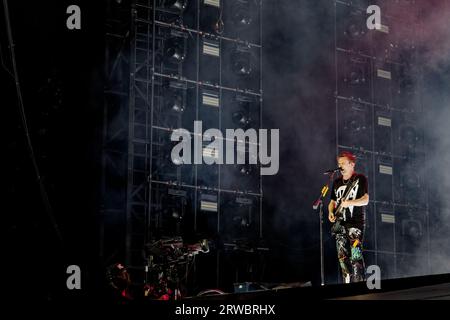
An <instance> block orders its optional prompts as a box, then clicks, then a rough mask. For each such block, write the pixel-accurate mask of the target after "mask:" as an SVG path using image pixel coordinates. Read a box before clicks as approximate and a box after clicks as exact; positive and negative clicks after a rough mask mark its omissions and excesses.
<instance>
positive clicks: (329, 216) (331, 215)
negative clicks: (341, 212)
mask: <svg viewBox="0 0 450 320" xmlns="http://www.w3.org/2000/svg"><path fill="white" fill-rule="evenodd" d="M328 220H330V222H335V221H336V217H335V215H334V214H333V212H330V213H328Z"/></svg>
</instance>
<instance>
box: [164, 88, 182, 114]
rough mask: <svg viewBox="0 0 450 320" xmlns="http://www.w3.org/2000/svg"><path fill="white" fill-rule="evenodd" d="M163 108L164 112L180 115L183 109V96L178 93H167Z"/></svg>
mask: <svg viewBox="0 0 450 320" xmlns="http://www.w3.org/2000/svg"><path fill="white" fill-rule="evenodd" d="M164 106H165V108H166V110H170V111H173V112H175V113H182V112H183V111H184V109H185V106H184V103H183V96H182V95H181V94H180V93H176V92H173V91H169V92H168V93H166V94H165V96H164Z"/></svg>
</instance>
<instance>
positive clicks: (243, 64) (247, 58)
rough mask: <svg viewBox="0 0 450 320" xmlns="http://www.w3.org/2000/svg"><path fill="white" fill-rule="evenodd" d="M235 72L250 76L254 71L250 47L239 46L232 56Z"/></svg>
mask: <svg viewBox="0 0 450 320" xmlns="http://www.w3.org/2000/svg"><path fill="white" fill-rule="evenodd" d="M231 60H232V61H231V63H232V68H233V71H234V73H236V74H237V75H240V76H249V75H250V74H251V73H252V71H253V70H252V56H251V53H250V51H248V49H240V48H238V49H237V50H236V51H235V52H234V54H233V55H232V58H231Z"/></svg>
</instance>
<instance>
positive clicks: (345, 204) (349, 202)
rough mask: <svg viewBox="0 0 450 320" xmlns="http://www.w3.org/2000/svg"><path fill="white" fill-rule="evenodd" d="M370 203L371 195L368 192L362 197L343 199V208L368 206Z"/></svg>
mask: <svg viewBox="0 0 450 320" xmlns="http://www.w3.org/2000/svg"><path fill="white" fill-rule="evenodd" d="M368 204H369V195H368V194H367V193H366V194H364V195H363V196H362V197H361V198H358V199H354V200H347V201H343V202H342V207H343V208H348V207H351V206H354V207H362V206H367V205H368Z"/></svg>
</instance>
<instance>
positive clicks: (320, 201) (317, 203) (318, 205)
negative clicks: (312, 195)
mask: <svg viewBox="0 0 450 320" xmlns="http://www.w3.org/2000/svg"><path fill="white" fill-rule="evenodd" d="M334 174H335V171H334V172H332V173H330V178H329V179H328V181H327V183H326V184H325V185H324V186H323V187H322V191H321V192H320V196H319V198H318V199H317V200H316V201H315V202H314V204H313V210H317V209H319V221H320V222H319V225H320V284H321V285H322V286H324V285H325V274H324V255H323V199H324V198H325V196H326V195H327V193H328V189H329V185H330V183H331V182H332V181H333V178H334Z"/></svg>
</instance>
